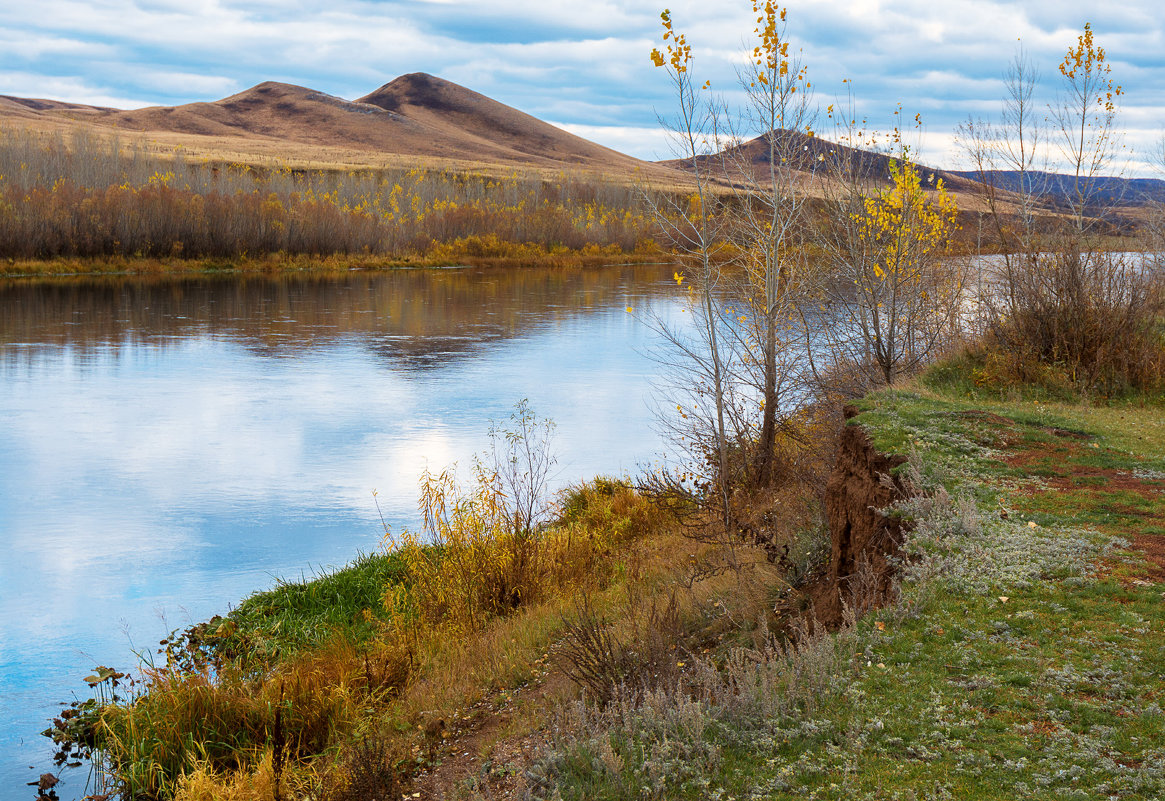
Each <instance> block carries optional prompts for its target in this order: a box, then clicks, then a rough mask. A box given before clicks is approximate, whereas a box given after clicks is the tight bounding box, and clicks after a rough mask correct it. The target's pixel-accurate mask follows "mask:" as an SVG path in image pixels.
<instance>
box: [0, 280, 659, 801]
mask: <svg viewBox="0 0 1165 801" xmlns="http://www.w3.org/2000/svg"><path fill="white" fill-rule="evenodd" d="M669 275H670V271H669V270H664V269H654V268H625V269H605V270H538V269H526V270H496V271H490V270H457V271H403V272H395V273H387V274H363V273H351V274H345V275H341V276H332V277H327V278H320V277H289V278H278V279H255V278H225V277H224V278H189V279H179V280H163V279H150V280H134V279H124V278H122V279H83V280H81V279H79V280H69V281H52V282H26V281H22V282H9V283H2V284H0V420H2V421H3V423H2V424H0V686H2V687H4V692H3V695H2V696H0V788H2V791H3V792H4V793H6V794H9V795H12V794H16V793H18V792H24V789H25V788H24V787H23V783H24V782H26V781H29V780H31V778H32V777H33V776H34V775H35V772H34V771H32V770H30V769H29V766H30V765H36V766H37V767H38V768H41V767H44V766H45V765H46V760H45V757H46V754H47V751H48V749H47V747H46V745H47V742H46V743H42V742H41V740H42V739H43V738H40V737H38V736H37V733H38V732H39V731H40V730H41V729H43V728H44V727H45V725H46V721H47V719H48V718H49V717H51V716H52V715H53V714H54V712H55V710H56V707H55V706H54V702H55V701H59V700H64V699H66V698H69V697H70V695H71V693H73V692H75V691H76V692H80V691H83V690H84V687H83V685H82V684H81V682H80V681H79V679H80V677H81V676H84V675H85V673H86V672H87V671H88V670H89V669H91V668H92V667H93V666H95V665H97V664H109V665H113V666H116V667H125V666H127V665H129V664H131V663H132V662H133V661H134V658H133V655H132V649H133V648H139V649H147V650H148V648H149V646H150V644H151V643H153V642H156V641H157V639H158V638H159V636H161V635H163V634H165V633H166V632H168V631H169V629H170V628H173V627H176V626H180V625H184V624H186V623H188V622H191V621H193V620H198V619H203V618H205V617H208V616H210V615H212V614H215V613H219V612H223V611H225V610H226V609H227V607H228V605H229V604H230V603H232V602H234V601H236V600H238V599H239V598H242V597H244V596H245V595H247V594H248V593H250V592H253V591H255V590H257V589H262V588H265V587H268V586H270V585H271V583H272V581H273V577H276V576H285V577H295V576H298V575H300V573H301V572H302V571H305V570H308V571H310V570H312V569H314V568H317V567H320V566H327V565H339V564H343V563H344V562H346V561H348V560H350V559H351V558H352V557H353V556H354V555H355V554H356V552H357V551H358V550H361V549H365V550H366V549H369V548H374V547H376V546H377V544H378V542H379V539H380V534H381V527H380V521H379V517H378V514H377V512H376V509H375V507H374V505H373V504H372V498H371V492H372V490H373V489H377V490H378V491H379V493H380V495H379V498H380V503H381V506H382V507H383V509H384V511H385V514H386V516H387V517H388V518H389V520H390V522H391V523H392V524H393V525H394V526H403V525H413V524H415V521H416V512H415V494H416V478H417V475H418V473H419V472H420V471H421V469H422V468H423V467H424V466H426V464H429V465H435V466H443V465H445V464H447V463H450V462H453V461H465V460H466V459H468V458H469V456H470V455H472V454H473V453H474V452H476V451H478V450H480V449H481V448H482V447H483V446H484V444H485V442H484V440H485V431H486V428H487V426H488V421H489V420H490V419H491V418H492V419H502V418H504V417H505V416H506V415H507V414H508V413H509V410H510V409H511V407H512V406H513V404H514V403H515V402H516V401H518V400H519V399H521V398H523V397H528V398H529V399H530V402H531V405H532V406H533V408H535V409H536V410H537V411H538V412H539V413H540V414H544V415H547V416H550V417H553V418H554V419H555V420H556V422H557V423H558V426H559V437H558V442H557V444H558V449H559V452H560V456H561V459H560V466H561V468H562V469H561V473H560V475H559V480H560V481H561V482H565V481H568V480H572V479H574V478H578V477H582V476H587V475H593V474H595V473H597V472H607V473H614V472H620V471H622V470H630V469H634V468H635V466H636V465H637V464H638V463H640V462H643V461H647V460H649V459H651V458H652V456H653V455H654V454H655V452H656V451H657V449H658V444H657V439H656V435H655V434H654V433H653V432H652V430H651V427H650V425H649V423H650V415H649V411H648V404H647V402H646V396H647V393H648V381H649V378H650V375H651V374H652V373H653V372H654V370H655V365H654V364H653V363H652V362H650V361H649V360H648V359H647V358H646V357H644V356H643V355H642V352H643V350H644V349H646V348H647V347H649V346H650V344H651V336H650V333H649V332H648V331H647V330H646V329H645V328H644V327H643V326H642V325H641V324H640V323H638V322H637V320H636V318H635V317H634V316H632V315H628V314H627V313H626V311H625V307H627V306H634V307H636V308H637V309H642V310H647V309H648V308H652V307H654V308H655V309H657V310H661V311H663V312H664V313H667V312H668V310H669V309H671V308H672V307H671V305H670V304H671V302H672V301H671V300H670V298H671V297H672V295H671V290H669V285H670V286H674V282H671V281H670V280H669V278H668V276H669ZM77 781H78V780H76V779H72V780H70V782H69V785H68V786H67V787H66V789H67V790H68V792H69V793H78V792H79V790H80V789H81V788H80V787H78V786H76V784H77ZM64 797H68V795H65V796H64Z"/></svg>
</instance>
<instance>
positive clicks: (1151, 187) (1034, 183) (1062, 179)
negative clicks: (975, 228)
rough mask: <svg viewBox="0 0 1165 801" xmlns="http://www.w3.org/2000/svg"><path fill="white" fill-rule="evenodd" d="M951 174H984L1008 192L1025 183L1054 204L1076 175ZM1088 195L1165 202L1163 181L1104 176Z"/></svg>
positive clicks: (1105, 200) (1109, 201)
mask: <svg viewBox="0 0 1165 801" xmlns="http://www.w3.org/2000/svg"><path fill="white" fill-rule="evenodd" d="M951 174H952V175H958V176H961V177H963V178H966V179H968V180H971V181H976V182H979V181H981V180H982V178H984V177H985V178H986V179H987V180H988V181H990V182H992V183H994V184H995V186H997V187H998V188H1000V189H1003V190H1005V191H1008V192H1019V191H1020V189H1022V188H1023V187H1024V184H1025V183H1026V188H1027V189H1028V191H1031V192H1034V193H1035V194H1036V195H1039V196H1041V197H1044V198H1046V199H1048V200H1050V201H1052V202H1053V203H1056V202H1059V203H1063V202H1064V201H1065V200H1066V199H1067V198H1070V197H1072V196H1073V194H1074V193H1075V180H1076V179H1075V176H1072V175H1064V174H1063V173H1052V172H1041V171H1038V170H1036V171H1031V172H1028V173H1026V176H1027V180H1026V181H1024V179H1023V175H1024V174H1023V173H1020V172H1019V171H1018V170H989V171H987V172H986V173H984V174H983V175H980V174H979V173H978V172H975V171H971V170H960V171H952V173H951ZM1089 194H1090V195H1091V197H1092V202H1093V203H1094V204H1104V205H1119V206H1142V205H1145V204H1147V203H1165V180H1161V179H1159V178H1118V177H1112V176H1103V177H1099V178H1094V179H1093V186H1092V188H1091V190H1090V193H1089Z"/></svg>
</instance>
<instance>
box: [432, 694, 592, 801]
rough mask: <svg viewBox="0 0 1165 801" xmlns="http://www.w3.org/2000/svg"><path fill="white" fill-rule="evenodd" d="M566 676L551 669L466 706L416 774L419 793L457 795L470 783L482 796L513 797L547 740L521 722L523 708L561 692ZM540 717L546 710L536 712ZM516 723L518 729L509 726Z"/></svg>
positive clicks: (437, 800) (543, 702) (436, 798)
mask: <svg viewBox="0 0 1165 801" xmlns="http://www.w3.org/2000/svg"><path fill="white" fill-rule="evenodd" d="M570 691H571V684H570V680H569V679H568V678H567V677H566V676H565V675H563V674H562V673H560V672H558V671H551V672H550V673H548V674H547V675H546V676H545V677H544V678H542V679H541V680H539V681H537V682H531V683H530V684H527V685H525V686H523V687H520V688H518V689H516V690H513V691H512V692H510V693H509V695H508V698H507V699H504V700H501V701H498V702H495V703H485V702H483V703H481V704H478V705H476V706H475V707H474V708H472V709H469V710H466V714H465V715H464V716H463V718H462V720H461V721H459V725H458V726H456V727H451V728H452V729H453V731H452V732H451V733H450V735H449V736H448V737H447V738H443V739H442V741H441V744H440V745H439V746H438V747H436V748H435V749H434V751H433V767H431V768H430V769H428V770H426V771H424V772H422V773H421V774H419V775H418V776H417V777H416V779H415V780H414V786H413V792H414V793H420V795H419V796H418V797H419V798H421V799H425V800H426V801H429V800H430V799H432V801H440V799H452V798H460V797H463V796H465V795H466V794H467V791H468V790H469V789H470V788H471V787H472V788H476V789H477V790H478V791H479V792H481V793H482V794H483V795H484V796H485V797H486V798H493V799H508V798H516V797H518V795H519V794H520V792H521V791H522V789H523V788H524V787H525V782H524V779H523V775H524V773H525V769H526V768H527V767H528V766H529V765H530V764H531V763H532V761H533V760H534V759H536V758H537V756H538V754H539V753H541V751H542V749H543V747H544V745H545V735H544V734H543V733H542V732H540V731H529V730H528V728H527V727H526V726H523V725H522V719H523V714H522V710H523V709H527V708H537V707H539V706H541V707H542V708H543V709H544V707H545V705H546V704H547V703H549V702H551V700H552V699H554V698H560V697H564V696H565V695H566V694H568V693H569V692H570ZM540 717H543V718H544V716H540ZM515 728H516V729H517V732H514V731H512V730H513V729H515Z"/></svg>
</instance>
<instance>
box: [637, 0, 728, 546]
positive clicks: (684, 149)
mask: <svg viewBox="0 0 1165 801" xmlns="http://www.w3.org/2000/svg"><path fill="white" fill-rule="evenodd" d="M660 19H661V21H662V24H663V48H664V49H663V51H661V50H659V49H658V48H656V49H653V50H652V52H651V60H652V63H653V64H654V65H655V66H656V67H660V68H663V69H665V70H666V71H667V74H668V77H669V79H670V81H671V85H672V91H673V100H674V102H675V114H674V117H672V118H671V119H670V121H669V120H661V122H662V123H663V125H664V127H665V128H666V129H667V130H668V131H669V132H670V134H671V139H672V142H673V147H674V149H675V151H676V153H677V155H678V157H679V159H680V160H682V161H683V163H684V164H685V165H686V166H687V167H688V169H689V170H690V172H691V174H692V176H693V180H694V185H693V188H692V192H691V193H690V194H688V195H686V196H682V197H670V198H669V197H665V198H663V199H659V200H656V201H655V205H654V207H653V211H654V215H655V219H656V221H657V223H658V224H659V227H660V229H661V231H662V233H663V235H664V237H665V238H666V239H667V240H668V244H669V245H670V246H671V248H672V250H673V252H675V253H676V254H677V258H678V259H679V262H680V266H681V268H682V270H683V272H682V273H677V274H676V278H677V282H678V283H684V282H685V281H686V282H687V284H688V297H689V301H690V302H689V304H688V310H689V313H690V314H691V316H692V321H691V322H692V325H690V326H684V327H682V328H677V327H673V326H669V325H661V326H660V329H661V331H662V333H663V334H664V336H665V338H666V339H668V340H669V342H670V343H671V345H672V347H673V348H674V351H675V353H676V354H677V355H676V357H675V359H674V361H673V362H672V364H673V365H674V366H675V367H676V368H677V370H678V373H679V374H680V375H681V376H682V378H681V379H680V380H679V381H675V382H673V387H674V388H675V389H677V390H679V392H680V393H681V402H680V403H677V406H678V407H679V409H678V411H679V413H680V417H679V422H678V425H679V427H680V428H681V429H682V430H683V431H684V432H685V433H682V434H680V437H681V442H683V443H684V444H685V445H686V446H687V449H688V450H689V453H690V454H691V456H693V457H694V461H693V463H692V464H691V465H690V467H689V470H688V475H685V476H683V477H685V478H690V477H692V474H699V475H701V476H702V477H703V482H702V483H704V484H705V485H706V487H705V488H706V489H707V490H708V491H710V492H711V493H712V494H713V495H714V496H715V497H716V498H717V500H718V501H719V505H720V507H721V509H720V511H721V519H722V521H723V524H724V528H725V531H726V532H730V531H732V530H733V529H734V528H735V525H734V515H733V510H732V488H731V482H732V469H731V466H730V464H729V461H730V456H729V449H730V445H731V440H732V437H731V435H730V431H729V426H730V416H729V413H730V410H729V405H730V402H729V396H730V393H731V392H732V387H731V382H730V374H731V367H730V361H731V359H732V356H731V354H730V353H729V352H728V351H727V350H726V348H725V344H726V343H725V342H724V336H723V330H724V325H725V320H724V311H723V307H722V305H721V298H720V295H721V291H722V289H723V276H722V273H721V267H722V264H723V261H724V250H725V246H726V244H727V243H726V238H725V236H724V215H722V214H721V213H720V211H721V210H722V207H723V197H722V193H720V192H718V191H716V186H715V184H716V181H715V173H717V172H719V173H720V174H723V171H722V168H721V169H719V170H718V169H717V168H716V167H713V166H712V164H713V163H718V162H716V161H715V159H711V158H710V157H711V156H713V155H714V154H716V153H718V152H720V150H721V149H722V148H721V147H720V145H721V137H720V130H721V127H722V126H721V119H722V111H721V109H720V108H719V106H718V104H717V103H716V101H714V100H712V99H710V95H708V94H705V93H706V91H707V89H708V88H709V84H708V83H707V82H705V83H704V84H703V86H702V87H697V85H696V83H695V81H694V79H693V77H692V72H691V67H692V49H691V46H690V45H689V44H688V42H687V38H686V36H685V35H684V34H681V33H677V32H676V31H675V30H674V28H673V25H672V19H671V13H670V12H669V11H664V12H663V13H662V14H661V15H660ZM649 202H652V200H651V199H650V198H649ZM691 331H694V332H695V334H694V338H693V336H692V335H690V334H689V333H688V332H691ZM685 401H686V403H685ZM685 405H686V408H685ZM673 419H674V418H673ZM684 421H687V422H688V423H689V424H688V425H684ZM709 457H710V458H709ZM709 462H710V464H709ZM708 468H710V469H708Z"/></svg>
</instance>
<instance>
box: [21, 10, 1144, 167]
mask: <svg viewBox="0 0 1165 801" xmlns="http://www.w3.org/2000/svg"><path fill="white" fill-rule="evenodd" d="M664 3H668V4H669V7H670V8H671V10H672V16H673V19H674V21H675V25H676V28H677V30H681V31H683V32H686V33H687V35H688V39H689V42H690V43H691V44H692V46H693V54H694V56H695V65H694V71H695V73H696V75H698V77H699V78H700V79H701V82H702V81H703V80H705V79H706V80H710V81H711V82H712V89H713V90H716V91H719V92H721V93H722V94H723V96H724V98H725V99H726V100H727V101H728V102H729V104H730V105H731V104H732V103H734V102H738V101H739V99H740V98H739V90H738V89H737V86H736V83H737V81H736V67H737V65H738V64H739V63H740V61H741V57H742V56H741V54H742V53H743V52H744V49H745V42H746V38H747V37H748V35H749V34H750V31H751V28H752V19H751V7H750V3H749V1H748V0H661V2H658V3H656V2H651V0H647V1H646V2H643V1H633V2H619V1H618V0H599V1H598V2H592V1H591V0H574V1H573V2H570V1H569V0H567V1H563V0H488V1H487V2H466V1H464V0H92V1H91V2H78V0H32V2H29V0H0V94H10V95H17V96H21V97H47V98H52V99H57V100H68V101H72V102H78V103H87V104H93V105H105V106H114V107H119V108H137V107H141V106H148V105H176V104H180V103H186V102H193V101H205V100H216V99H219V98H221V97H224V96H227V95H230V94H233V93H235V92H238V91H241V90H243V89H246V88H248V87H250V86H253V85H254V84H256V83H260V82H262V81H266V80H276V81H285V82H288V83H295V84H300V85H304V86H309V87H311V88H313V89H316V90H319V91H323V92H327V93H329V94H333V95H337V96H340V97H344V98H348V99H355V98H357V97H360V96H362V95H364V94H367V93H368V92H370V91H372V90H373V89H375V88H377V87H378V86H380V85H382V84H384V83H387V82H388V81H390V80H392V79H393V78H395V77H397V76H398V75H402V74H405V73H410V72H428V73H431V74H434V75H438V76H440V77H442V78H445V79H448V80H450V81H454V82H456V83H459V84H462V85H463V86H466V87H468V88H470V89H473V90H475V91H478V92H481V93H483V94H486V95H488V96H490V97H493V98H494V99H496V100H499V101H501V102H503V103H506V104H509V105H511V106H515V107H517V108H519V109H521V110H522V111H525V112H527V113H530V114H533V115H534V116H536V117H539V118H541V119H544V120H546V121H548V122H552V123H554V124H556V125H559V126H560V127H563V128H565V129H567V130H569V131H571V132H573V133H576V134H579V135H582V136H585V137H587V138H589V139H592V140H594V141H597V142H600V143H601V144H604V145H607V146H609V147H613V148H615V149H617V150H621V151H623V152H626V153H630V154H631V155H634V156H638V157H641V158H649V159H652V158H667V157H669V156H670V155H671V153H670V152H669V149H668V144H667V138H666V136H665V135H664V133H663V131H662V129H661V127H660V124H659V118H660V115H664V116H666V115H667V114H668V113H669V111H670V108H671V101H672V95H671V92H670V90H669V84H668V82H667V78H666V75H665V74H664V72H663V70H658V69H655V68H653V67H652V65H651V62H650V60H649V58H648V54H649V53H650V51H651V49H652V47H654V46H656V45H657V44H659V35H660V33H661V28H660V20H659V12H660V11H661V10H662V9H663V7H664ZM1098 5H1099V4H1097V3H1096V2H1095V0H1092V1H1091V2H1078V1H1077V0H1054V1H1052V0H1038V1H1037V2H990V1H988V0H974V1H972V0H938V1H937V2H936V0H793V2H790V3H789V4H788V16H787V33H788V37H789V39H790V41H791V42H792V45H793V49H794V50H796V51H800V54H801V58H802V59H803V60H804V63H805V64H806V65H807V66H808V68H809V78H810V80H811V82H812V84H813V86H814V89H815V99H816V100H817V102H818V103H819V104H820V105H821V106H822V107H824V106H826V105H828V104H829V103H833V102H835V101H836V100H837V99H838V98H839V97H843V96H844V95H845V93H846V89H847V87H852V89H853V94H854V97H855V98H856V100H857V103H858V111H859V113H860V114H862V115H864V116H866V117H868V118H869V120H870V121H871V124H872V125H874V126H876V127H881V128H887V127H889V126H890V125H891V124H892V117H891V114H892V112H893V110H894V109H895V108H896V106H897V104H898V103H901V104H902V106H903V111H904V112H905V117H906V118H908V119H909V118H913V116H914V115H915V114H920V115H921V118H922V121H923V128H922V133H921V135H920V141H919V145H920V148H921V158H922V160H923V161H927V162H930V163H932V164H935V165H936V166H943V167H947V168H951V169H957V168H959V167H960V166H965V165H964V164H963V163H962V162H961V160H960V159H961V157H960V153H959V148H958V147H957V144H956V141H955V129H956V128H957V126H958V125H959V124H960V123H961V122H964V121H965V120H967V118H968V117H969V116H974V117H984V118H988V119H991V118H994V117H997V116H998V113H999V108H1000V102H1001V98H1002V96H1003V93H1004V91H1005V88H1004V84H1003V73H1004V71H1005V69H1006V68H1007V65H1008V62H1009V61H1010V60H1011V59H1012V57H1013V56H1014V54H1015V52H1016V48H1017V47H1019V46H1020V45H1021V43H1022V47H1023V48H1024V50H1025V51H1026V53H1027V55H1028V57H1029V58H1030V59H1031V61H1032V63H1033V64H1034V65H1035V66H1036V68H1037V69H1038V70H1039V72H1040V75H1041V83H1040V109H1041V110H1045V109H1046V104H1047V103H1049V102H1054V100H1055V98H1056V94H1057V91H1058V81H1059V79H1060V75H1059V72H1058V69H1057V67H1058V64H1059V62H1060V60H1061V59H1062V58H1063V56H1064V53H1065V52H1066V51H1067V49H1068V48H1069V46H1071V45H1074V44H1075V42H1076V37H1077V36H1078V35H1079V34H1080V32H1081V31H1082V29H1083V27H1084V24H1085V23H1086V22H1091V23H1092V27H1093V30H1094V31H1095V35H1096V42H1097V44H1099V45H1100V46H1102V47H1104V48H1105V50H1106V52H1107V56H1108V60H1109V63H1110V64H1111V66H1112V74H1113V76H1114V77H1115V78H1116V80H1117V82H1118V83H1120V84H1121V85H1122V86H1123V88H1124V91H1125V94H1124V95H1123V96H1122V98H1121V101H1122V102H1121V109H1120V113H1119V117H1118V125H1119V127H1120V128H1121V129H1122V130H1123V131H1124V145H1125V146H1126V150H1125V152H1126V153H1127V155H1126V156H1122V163H1127V165H1128V166H1127V169H1126V174H1129V175H1142V176H1146V177H1150V176H1154V175H1156V174H1155V173H1154V172H1153V171H1152V169H1151V167H1150V166H1148V164H1147V160H1148V158H1149V154H1150V152H1151V151H1152V150H1153V148H1154V146H1155V144H1156V143H1157V142H1158V140H1159V139H1160V137H1161V132H1162V131H1165V34H1163V28H1165V15H1163V14H1161V13H1160V12H1159V11H1158V9H1157V4H1156V2H1154V1H1153V0H1124V1H1123V2H1120V3H1118V4H1113V5H1109V6H1108V7H1107V8H1105V10H1104V11H1103V14H1102V13H1101V12H1100V11H1099V10H1098ZM843 80H848V81H849V83H848V84H846V83H843Z"/></svg>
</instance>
